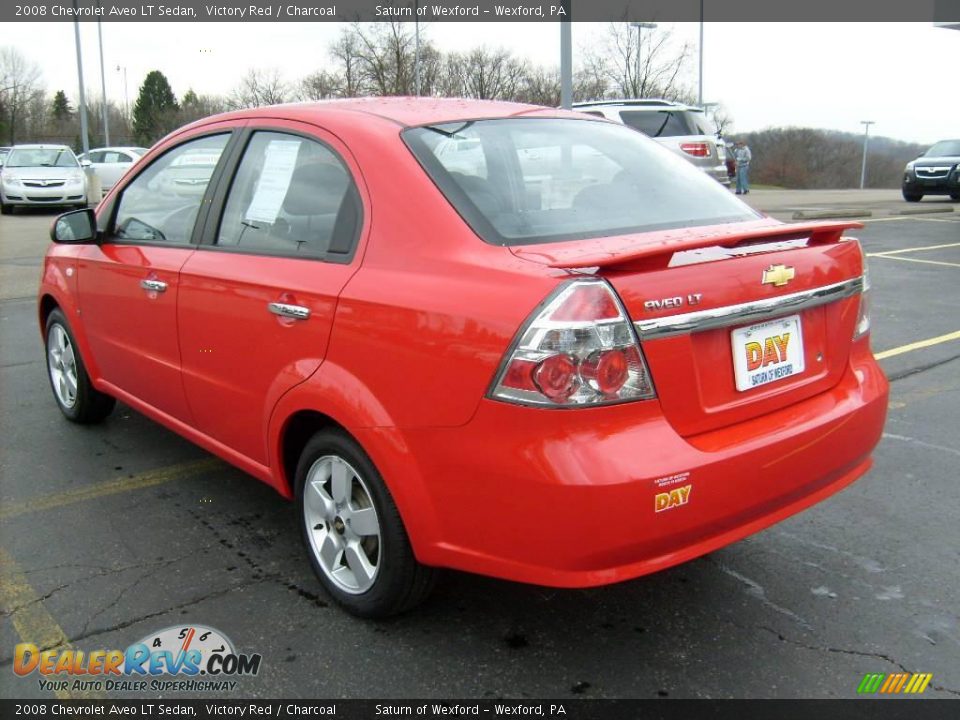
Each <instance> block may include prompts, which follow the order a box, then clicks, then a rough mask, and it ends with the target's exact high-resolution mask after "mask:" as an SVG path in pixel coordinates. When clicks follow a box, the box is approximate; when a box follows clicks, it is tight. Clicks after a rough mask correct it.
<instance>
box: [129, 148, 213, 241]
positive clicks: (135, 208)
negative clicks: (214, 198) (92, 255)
mask: <svg viewBox="0 0 960 720" xmlns="http://www.w3.org/2000/svg"><path fill="white" fill-rule="evenodd" d="M229 139H230V135H229V133H224V134H221V135H210V136H207V137H203V138H198V139H197V140H190V141H189V142H185V143H183V144H182V145H178V146H177V147H175V148H174V149H173V150H170V151H169V152H167V153H166V154H164V155H163V156H162V157H161V158H159V159H158V160H157V161H156V162H154V163H152V164H151V165H150V167H148V168H147V169H146V170H144V171H143V172H142V173H140V174H139V175H137V177H136V178H135V179H134V180H133V182H131V183H130V184H129V185H127V186H126V187H125V188H124V189H123V194H122V195H121V196H120V201H119V206H118V207H117V215H116V220H115V221H114V224H113V227H114V230H113V234H114V235H115V236H116V237H117V238H120V239H122V240H128V241H131V242H144V241H146V242H169V243H188V242H190V236H191V234H192V233H193V225H194V222H195V221H196V219H197V213H198V212H199V210H200V204H201V202H202V201H203V195H204V193H205V192H206V190H207V185H208V184H209V183H210V178H211V177H212V176H213V171H214V170H215V169H216V167H217V162H219V160H220V155H221V154H222V153H223V148H224V147H225V146H226V144H227V140H229Z"/></svg>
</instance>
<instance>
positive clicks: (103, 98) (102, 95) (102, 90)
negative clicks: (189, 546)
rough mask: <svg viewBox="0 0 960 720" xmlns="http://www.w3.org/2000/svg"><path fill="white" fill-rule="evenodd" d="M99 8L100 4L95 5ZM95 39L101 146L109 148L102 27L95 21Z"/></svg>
mask: <svg viewBox="0 0 960 720" xmlns="http://www.w3.org/2000/svg"><path fill="white" fill-rule="evenodd" d="M97 5H98V6H99V5H100V3H97ZM97 37H98V38H99V40H100V99H101V103H102V104H101V106H100V111H101V112H100V114H101V116H102V117H103V144H104V145H106V146H108V147H109V146H110V120H109V118H108V113H107V77H106V75H105V74H104V69H103V25H102V24H101V22H100V21H99V20H97Z"/></svg>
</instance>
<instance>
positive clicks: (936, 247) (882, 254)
mask: <svg viewBox="0 0 960 720" xmlns="http://www.w3.org/2000/svg"><path fill="white" fill-rule="evenodd" d="M955 247H960V243H946V244H945V245H924V246H923V247H914V248H902V249H900V250H885V251H883V252H876V253H867V257H885V256H887V255H899V254H900V253H908V252H920V251H921V250H943V248H955Z"/></svg>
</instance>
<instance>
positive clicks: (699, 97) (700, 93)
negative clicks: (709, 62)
mask: <svg viewBox="0 0 960 720" xmlns="http://www.w3.org/2000/svg"><path fill="white" fill-rule="evenodd" d="M699 56H700V82H699V87H698V90H697V104H698V105H700V106H701V107H702V106H703V0H700V52H699Z"/></svg>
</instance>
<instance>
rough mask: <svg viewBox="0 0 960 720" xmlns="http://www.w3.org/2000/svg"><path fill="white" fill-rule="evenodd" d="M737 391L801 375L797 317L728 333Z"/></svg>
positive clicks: (801, 339)
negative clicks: (731, 345)
mask: <svg viewBox="0 0 960 720" xmlns="http://www.w3.org/2000/svg"><path fill="white" fill-rule="evenodd" d="M730 340H731V342H732V344H733V373H734V377H735V378H736V381H737V390H740V391H741V392H742V391H744V390H752V389H753V388H755V387H760V386H761V385H766V384H768V383H772V382H776V381H777V380H782V379H784V378H788V377H791V376H793V375H799V374H800V373H802V372H803V332H802V327H801V324H800V316H799V315H791V316H790V317H785V318H780V319H778V320H769V321H767V322H764V323H759V324H757V325H751V326H750V327H743V328H738V329H736V330H734V331H732V332H731V333H730Z"/></svg>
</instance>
